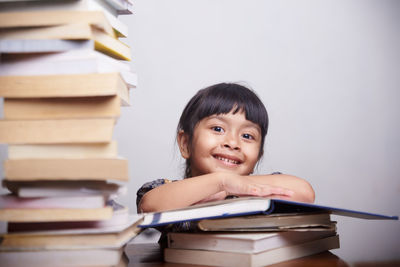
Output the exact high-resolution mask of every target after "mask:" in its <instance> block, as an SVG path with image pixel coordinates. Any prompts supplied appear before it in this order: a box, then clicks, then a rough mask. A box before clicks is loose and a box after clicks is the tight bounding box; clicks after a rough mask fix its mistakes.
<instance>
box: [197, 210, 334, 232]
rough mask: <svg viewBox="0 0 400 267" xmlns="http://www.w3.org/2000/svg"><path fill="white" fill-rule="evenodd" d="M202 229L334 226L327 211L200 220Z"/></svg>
mask: <svg viewBox="0 0 400 267" xmlns="http://www.w3.org/2000/svg"><path fill="white" fill-rule="evenodd" d="M197 226H198V228H199V229H200V230H202V231H289V230H292V231H311V230H315V231H320V230H324V229H330V228H335V223H334V222H332V221H331V218H330V214H329V213H325V212H324V213H276V214H270V215H251V216H239V217H231V218H222V219H206V220H200V221H199V222H198V224H197Z"/></svg>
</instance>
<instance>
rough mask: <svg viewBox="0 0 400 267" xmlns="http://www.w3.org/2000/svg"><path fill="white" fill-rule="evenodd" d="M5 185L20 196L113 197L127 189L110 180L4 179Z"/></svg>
mask: <svg viewBox="0 0 400 267" xmlns="http://www.w3.org/2000/svg"><path fill="white" fill-rule="evenodd" d="M3 187H5V188H7V189H8V190H9V191H10V192H12V193H13V194H16V195H18V196H19V197H56V196H59V197H61V196H87V195H103V196H105V197H106V198H112V197H114V196H119V195H122V194H124V193H126V191H127V188H126V186H125V185H123V184H121V183H117V182H115V181H112V182H111V181H108V180H103V181H100V180H79V181H71V180H70V181H68V180H35V181H9V180H3Z"/></svg>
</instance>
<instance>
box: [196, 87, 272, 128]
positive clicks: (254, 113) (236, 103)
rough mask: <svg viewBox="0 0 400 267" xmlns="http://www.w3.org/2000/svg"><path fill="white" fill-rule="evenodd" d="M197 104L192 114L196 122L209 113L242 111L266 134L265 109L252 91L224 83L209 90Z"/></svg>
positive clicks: (209, 114) (266, 118)
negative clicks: (224, 84)
mask: <svg viewBox="0 0 400 267" xmlns="http://www.w3.org/2000/svg"><path fill="white" fill-rule="evenodd" d="M246 89H247V88H246ZM197 104H198V109H197V110H196V111H195V112H194V113H195V114H192V116H193V117H194V118H195V121H197V122H199V121H200V120H202V119H204V118H206V117H209V116H211V115H219V114H228V113H230V112H232V113H233V114H236V113H238V112H244V114H245V117H246V119H247V120H249V121H251V122H253V123H255V124H257V125H259V126H260V128H261V133H262V135H266V134H267V129H268V114H267V110H266V109H265V107H264V105H263V104H262V102H261V101H260V99H259V98H258V97H257V96H256V95H255V94H254V92H252V91H250V90H248V89H247V90H243V88H242V86H240V85H237V84H226V86H220V87H219V88H214V90H209V91H208V92H207V93H206V94H205V95H204V97H203V98H202V99H201V100H200V99H199V103H197Z"/></svg>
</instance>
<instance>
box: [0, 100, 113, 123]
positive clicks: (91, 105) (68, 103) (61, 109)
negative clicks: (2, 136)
mask: <svg viewBox="0 0 400 267" xmlns="http://www.w3.org/2000/svg"><path fill="white" fill-rule="evenodd" d="M120 107H121V99H120V98H119V97H118V96H97V97H71V98H68V97H62V98H5V99H4V100H3V114H4V115H3V118H4V119H7V120H41V119H76V118H115V119H117V118H118V117H119V116H120V114H121V108H120Z"/></svg>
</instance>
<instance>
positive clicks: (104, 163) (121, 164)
mask: <svg viewBox="0 0 400 267" xmlns="http://www.w3.org/2000/svg"><path fill="white" fill-rule="evenodd" d="M4 177H5V179H6V180H9V181H35V180H80V179H82V180H107V179H113V180H120V181H128V180H129V173H128V161H127V160H126V159H122V158H110V159H11V160H10V159H8V160H6V161H5V162H4Z"/></svg>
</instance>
